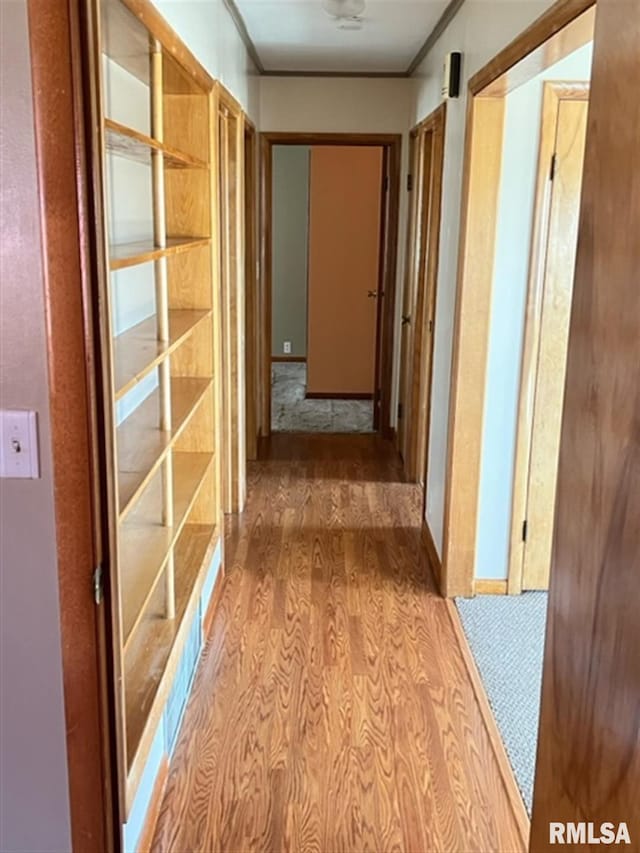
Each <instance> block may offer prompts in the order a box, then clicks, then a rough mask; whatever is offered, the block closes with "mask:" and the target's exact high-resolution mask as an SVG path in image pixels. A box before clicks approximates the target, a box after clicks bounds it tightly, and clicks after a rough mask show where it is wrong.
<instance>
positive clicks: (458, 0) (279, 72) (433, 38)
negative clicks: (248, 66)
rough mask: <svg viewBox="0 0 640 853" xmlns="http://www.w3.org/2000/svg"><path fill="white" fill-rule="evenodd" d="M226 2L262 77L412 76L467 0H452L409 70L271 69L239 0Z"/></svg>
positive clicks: (386, 77)
mask: <svg viewBox="0 0 640 853" xmlns="http://www.w3.org/2000/svg"><path fill="white" fill-rule="evenodd" d="M223 2H224V5H225V7H226V9H227V11H228V12H229V14H230V15H231V19H232V21H233V23H234V24H235V27H236V29H237V31H238V34H239V36H240V38H241V39H242V42H243V44H244V46H245V47H246V49H247V53H248V54H249V56H250V57H251V59H252V61H253V63H254V65H255V66H256V68H257V70H258V73H259V74H260V76H261V77H354V78H357V77H360V78H365V79H366V78H368V79H401V78H407V77H411V76H412V75H413V74H414V73H415V71H416V69H417V68H418V66H419V65H420V63H421V62H422V61H423V59H424V58H425V56H426V55H427V54H428V53H429V51H430V50H431V48H432V47H433V46H434V44H435V43H436V42H437V41H438V39H439V38H440V36H441V35H442V33H443V32H444V31H445V30H446V28H447V27H448V26H449V24H450V23H451V21H452V20H453V19H454V18H455V16H456V14H457V13H458V11H459V10H460V7H461V6H462V5H463V3H464V2H465V0H450V2H449V4H448V5H447V7H446V8H445V10H444V12H443V13H442V15H441V16H440V17H439V18H438V21H437V23H436V25H435V26H434V28H433V29H432V30H431V32H430V33H429V35H428V36H427V38H426V39H425V41H424V43H423V45H422V47H421V48H420V50H419V51H418V52H417V53H416V55H415V56H414V58H413V59H412V61H411V63H410V65H409V67H408V68H407V70H406V71H291V70H288V69H274V70H267V69H266V68H265V67H264V64H263V62H262V60H261V59H260V54H259V53H258V50H257V48H256V46H255V44H254V43H253V40H252V38H251V36H250V35H249V30H248V29H247V25H246V24H245V21H244V18H243V17H242V13H241V12H240V10H239V9H238V6H237V4H236V2H235V0H223Z"/></svg>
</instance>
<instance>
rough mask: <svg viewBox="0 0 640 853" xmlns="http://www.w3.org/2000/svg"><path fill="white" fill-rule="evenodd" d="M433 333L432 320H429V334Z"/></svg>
mask: <svg viewBox="0 0 640 853" xmlns="http://www.w3.org/2000/svg"><path fill="white" fill-rule="evenodd" d="M432 332H433V320H429V334H431V333H432Z"/></svg>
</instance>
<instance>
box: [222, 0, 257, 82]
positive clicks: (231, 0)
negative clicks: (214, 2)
mask: <svg viewBox="0 0 640 853" xmlns="http://www.w3.org/2000/svg"><path fill="white" fill-rule="evenodd" d="M223 3H224V5H225V7H226V9H227V12H228V13H229V15H230V16H231V20H232V21H233V23H234V24H235V27H236V30H237V31H238V35H239V36H240V38H241V39H242V43H243V44H244V46H245V48H246V50H247V53H248V54H249V56H250V57H251V61H252V62H253V64H254V65H255V66H256V69H257V70H258V73H259V74H264V65H263V64H262V60H261V59H260V54H259V53H258V49H257V48H256V46H255V44H254V42H253V39H252V38H251V36H250V35H249V30H248V29H247V25H246V24H245V21H244V18H243V17H242V12H241V11H240V9H238V7H237V5H236V3H235V0H223Z"/></svg>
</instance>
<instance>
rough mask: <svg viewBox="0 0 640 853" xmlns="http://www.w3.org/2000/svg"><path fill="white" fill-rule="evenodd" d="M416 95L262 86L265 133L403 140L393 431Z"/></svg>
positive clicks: (378, 83) (403, 83) (303, 81)
mask: <svg viewBox="0 0 640 853" xmlns="http://www.w3.org/2000/svg"><path fill="white" fill-rule="evenodd" d="M414 90H415V84H414V81H413V80H405V79H367V78H314V77H263V78H261V80H260V130H263V131H302V132H306V133H322V132H332V133H401V134H403V143H402V164H401V173H400V174H401V186H400V227H399V240H398V247H399V252H398V271H397V280H396V312H395V316H396V323H395V345H396V351H395V353H394V374H393V389H392V391H393V393H392V400H391V423H392V425H395V423H396V410H397V401H398V383H399V373H400V369H399V368H400V365H399V340H400V335H399V323H400V313H401V305H402V290H403V286H404V234H405V228H406V222H407V193H406V190H405V183H404V180H403V176H404V175H406V173H407V139H408V130H409V128H410V127H411V125H412V124H413V121H412V119H413V111H414Z"/></svg>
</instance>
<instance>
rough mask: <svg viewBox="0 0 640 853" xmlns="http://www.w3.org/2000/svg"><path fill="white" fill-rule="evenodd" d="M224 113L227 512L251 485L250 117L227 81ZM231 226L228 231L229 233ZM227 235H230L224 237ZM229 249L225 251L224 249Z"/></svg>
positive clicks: (221, 97)
mask: <svg viewBox="0 0 640 853" xmlns="http://www.w3.org/2000/svg"><path fill="white" fill-rule="evenodd" d="M215 88H216V92H217V99H218V111H219V116H218V120H219V119H220V118H225V119H226V120H227V121H228V122H231V123H232V132H231V136H230V139H229V150H230V151H231V152H232V157H231V158H230V160H229V162H228V163H224V164H223V160H222V157H223V156H224V151H223V139H222V136H221V134H219V144H218V165H219V186H220V192H219V198H220V215H219V228H220V236H221V239H220V287H221V294H222V300H221V301H222V317H221V320H222V352H223V358H222V369H223V382H222V412H223V423H224V437H223V465H222V471H223V477H222V484H223V493H224V495H223V506H224V512H225V513H226V514H229V513H237V512H242V510H243V509H244V503H245V500H246V490H247V476H246V467H247V452H246V426H245V419H246V387H245V378H246V377H245V330H246V324H245V269H244V265H245V235H244V227H245V191H244V168H245V159H244V139H245V120H246V116H245V114H244V112H243V109H242V107H241V105H240V104H239V103H238V101H236V99H235V98H234V97H233V95H232V94H231V93H230V92H229V91H228V90H227V89H225V87H224V86H223V85H222V84H221V83H219V82H218V83H216V86H215ZM223 165H224V166H225V168H227V169H228V168H229V166H230V165H231V167H232V169H233V173H232V180H231V183H230V192H231V193H232V194H233V209H232V211H231V217H230V216H229V210H228V204H229V198H225V197H224V194H223V189H224V186H223V181H222V178H221V170H222V166H223ZM223 229H226V233H223ZM223 238H224V239H223ZM225 247H226V248H227V249H228V252H227V256H225V253H224V249H225Z"/></svg>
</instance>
